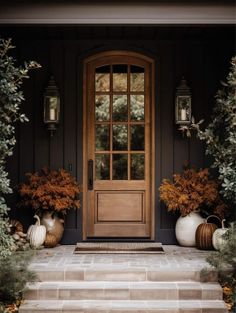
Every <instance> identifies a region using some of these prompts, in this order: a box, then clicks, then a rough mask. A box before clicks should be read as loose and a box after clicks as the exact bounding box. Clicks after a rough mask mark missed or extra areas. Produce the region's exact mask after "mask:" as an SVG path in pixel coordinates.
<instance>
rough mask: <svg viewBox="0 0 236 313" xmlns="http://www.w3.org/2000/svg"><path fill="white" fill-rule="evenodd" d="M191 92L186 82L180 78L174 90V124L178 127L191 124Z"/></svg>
mask: <svg viewBox="0 0 236 313" xmlns="http://www.w3.org/2000/svg"><path fill="white" fill-rule="evenodd" d="M191 114H192V113H191V92H190V88H189V87H188V85H187V83H186V80H185V79H184V78H182V80H181V82H180V84H179V86H178V87H177V89H176V96H175V122H176V124H178V125H188V124H191Z"/></svg>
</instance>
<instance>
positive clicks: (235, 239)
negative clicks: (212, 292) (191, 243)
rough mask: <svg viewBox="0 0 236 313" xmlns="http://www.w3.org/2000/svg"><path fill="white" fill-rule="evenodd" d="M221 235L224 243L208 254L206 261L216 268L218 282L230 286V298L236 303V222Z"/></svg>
mask: <svg viewBox="0 0 236 313" xmlns="http://www.w3.org/2000/svg"><path fill="white" fill-rule="evenodd" d="M223 236H224V238H225V239H226V240H227V241H226V243H225V244H224V245H223V247H222V249H221V250H220V251H217V252H213V253H212V254H210V256H209V257H208V258H207V262H208V263H209V264H211V265H212V266H214V267H215V268H216V269H217V271H218V273H219V280H220V282H221V283H222V285H223V286H224V287H227V288H230V290H231V292H230V300H231V302H232V303H235V304H236V222H234V223H231V226H230V228H229V230H228V232H227V233H226V234H224V235H223Z"/></svg>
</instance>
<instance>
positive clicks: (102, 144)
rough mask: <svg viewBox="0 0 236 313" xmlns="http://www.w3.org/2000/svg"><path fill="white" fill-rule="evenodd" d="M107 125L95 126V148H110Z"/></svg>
mask: <svg viewBox="0 0 236 313" xmlns="http://www.w3.org/2000/svg"><path fill="white" fill-rule="evenodd" d="M109 129H110V126H109V125H96V127H95V141H96V144H95V147H96V150H110V141H109V138H110V136H109Z"/></svg>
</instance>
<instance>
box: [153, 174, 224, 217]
mask: <svg viewBox="0 0 236 313" xmlns="http://www.w3.org/2000/svg"><path fill="white" fill-rule="evenodd" d="M159 190H160V199H161V200H162V201H163V202H164V203H165V204H166V206H167V209H168V211H180V213H181V215H182V216H186V215H188V214H189V213H190V212H199V211H201V210H204V211H208V213H209V214H212V213H214V214H217V215H218V216H220V217H223V215H224V211H225V209H226V205H225V204H224V203H223V201H222V200H221V198H220V196H219V191H218V190H219V186H218V183H217V182H216V181H215V180H213V179H210V175H209V171H208V169H207V168H205V169H201V170H199V171H196V170H195V169H185V170H184V172H183V173H182V174H174V175H173V182H171V181H170V180H168V179H163V182H162V184H161V186H160V188H159Z"/></svg>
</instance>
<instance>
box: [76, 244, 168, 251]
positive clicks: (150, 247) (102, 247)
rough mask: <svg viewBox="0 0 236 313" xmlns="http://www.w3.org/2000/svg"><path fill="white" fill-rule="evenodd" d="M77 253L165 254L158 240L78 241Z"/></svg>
mask: <svg viewBox="0 0 236 313" xmlns="http://www.w3.org/2000/svg"><path fill="white" fill-rule="evenodd" d="M74 253H75V254H88V253H91V254H114V253H117V254H119V253H120V254H157V253H160V254H163V253H165V252H164V250H163V247H162V244H161V243H158V242H151V243H147V242H78V243H77V245H76V247H75V250H74Z"/></svg>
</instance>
